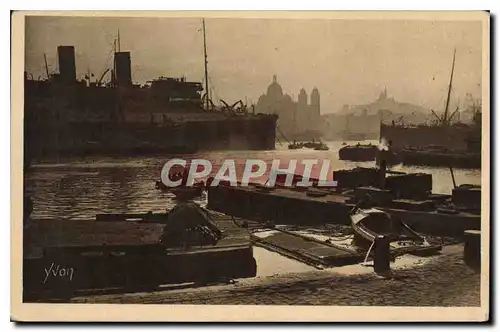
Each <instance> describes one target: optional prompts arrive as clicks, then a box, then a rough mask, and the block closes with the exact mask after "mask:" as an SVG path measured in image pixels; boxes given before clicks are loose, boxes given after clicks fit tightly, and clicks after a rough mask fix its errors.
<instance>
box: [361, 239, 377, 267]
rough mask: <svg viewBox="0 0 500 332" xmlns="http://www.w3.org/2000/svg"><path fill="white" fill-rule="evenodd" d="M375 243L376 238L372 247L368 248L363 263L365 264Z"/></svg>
mask: <svg viewBox="0 0 500 332" xmlns="http://www.w3.org/2000/svg"><path fill="white" fill-rule="evenodd" d="M374 245H375V239H374V240H373V242H372V244H371V246H370V248H369V249H368V252H367V253H366V256H365V260H364V261H363V264H365V263H366V262H367V261H368V256H370V253H371V251H372V248H373V246H374Z"/></svg>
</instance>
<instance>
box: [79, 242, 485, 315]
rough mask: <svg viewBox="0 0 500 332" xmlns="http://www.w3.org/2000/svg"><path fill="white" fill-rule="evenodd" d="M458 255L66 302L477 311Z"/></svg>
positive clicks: (451, 250)
mask: <svg viewBox="0 0 500 332" xmlns="http://www.w3.org/2000/svg"><path fill="white" fill-rule="evenodd" d="M462 252H463V246H461V245H453V246H448V247H445V248H444V250H443V253H442V255H441V256H438V257H436V258H433V259H432V260H429V261H428V262H427V263H425V264H421V265H417V266H404V267H402V268H400V269H394V275H393V277H392V278H379V277H377V276H376V275H374V274H373V273H370V271H371V268H369V267H367V268H366V272H364V273H347V274H345V273H342V272H341V271H338V272H335V271H337V270H335V269H333V270H328V271H325V270H324V271H312V272H304V273H292V274H280V275H275V276H269V277H264V278H252V279H245V280H241V281H239V282H237V283H235V284H230V285H217V286H210V287H203V288H198V289H192V288H190V289H187V290H186V289H181V290H157V291H154V292H148V293H146V292H142V293H128V294H111V295H97V296H79V297H75V298H72V299H71V302H73V303H154V304H162V303H164V304H200V303H203V304H212V305H215V304H225V305H333V306H367V305H371V306H415V307H421V306H436V307H479V306H480V303H481V298H480V285H481V274H480V273H477V272H475V271H474V270H472V269H470V268H469V267H468V266H466V265H465V264H464V262H463V258H462ZM250 314H253V313H252V312H251V311H249V315H250ZM248 319H251V317H250V316H248ZM297 319H300V317H297Z"/></svg>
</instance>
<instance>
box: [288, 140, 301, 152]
mask: <svg viewBox="0 0 500 332" xmlns="http://www.w3.org/2000/svg"><path fill="white" fill-rule="evenodd" d="M303 147H304V144H302V143H297V142H295V141H293V143H290V144H288V149H289V150H296V149H302V148H303Z"/></svg>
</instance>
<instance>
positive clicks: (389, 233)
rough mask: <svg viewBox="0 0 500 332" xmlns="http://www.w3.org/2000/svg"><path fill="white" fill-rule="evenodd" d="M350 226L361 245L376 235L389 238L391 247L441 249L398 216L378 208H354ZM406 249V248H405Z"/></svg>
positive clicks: (367, 243) (372, 241) (370, 241)
mask: <svg viewBox="0 0 500 332" xmlns="http://www.w3.org/2000/svg"><path fill="white" fill-rule="evenodd" d="M350 217H351V226H352V229H353V231H354V233H355V238H356V239H357V241H356V242H357V243H358V244H364V245H363V246H366V245H368V246H369V245H370V244H372V243H374V241H375V238H376V237H377V236H380V235H382V236H384V237H386V238H387V239H388V240H389V243H390V246H391V249H403V248H407V249H408V250H409V251H411V250H413V249H415V250H418V249H439V250H440V249H441V246H440V245H436V244H431V243H429V241H428V239H427V238H426V237H424V236H422V235H420V234H418V233H417V232H415V231H414V230H412V229H411V228H410V227H409V226H408V225H406V224H405V223H404V222H403V221H401V220H400V219H398V218H395V217H393V216H391V215H390V214H389V213H387V212H384V211H382V210H378V209H374V208H371V209H359V208H355V209H354V211H353V212H352V213H351V216H350ZM405 251H406V250H405Z"/></svg>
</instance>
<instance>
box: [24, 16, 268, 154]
mask: <svg viewBox="0 0 500 332" xmlns="http://www.w3.org/2000/svg"><path fill="white" fill-rule="evenodd" d="M203 34H204V37H205V24H204V22H203ZM205 40H206V39H205V38H204V43H205V44H204V46H205V48H204V49H205V54H204V55H205V87H203V84H202V83H200V82H189V81H187V80H186V78H184V77H181V78H173V77H159V78H157V79H154V80H152V81H150V82H147V83H146V84H144V85H141V84H135V83H134V82H133V80H132V71H131V54H130V52H126V51H122V50H120V42H119V35H118V38H117V42H116V41H115V45H114V46H113V50H112V54H113V55H114V56H113V58H114V59H113V65H112V68H109V69H107V70H106V71H104V72H103V73H102V74H101V75H99V77H93V75H86V77H85V79H77V76H76V63H75V47H74V46H59V47H58V48H57V52H58V62H59V73H55V74H49V71H48V66H47V63H46V64H45V67H46V69H47V70H46V78H44V79H34V78H33V77H32V76H31V75H30V74H28V73H26V72H25V80H24V85H25V97H24V121H25V122H24V128H25V129H24V142H25V157H26V159H28V160H27V161H28V162H29V160H31V159H32V158H37V159H38V158H44V157H48V156H69V155H88V154H107V155H109V154H124V155H132V154H137V153H193V152H196V151H202V150H227V149H236V150H250V149H251V150H270V149H274V148H275V135H276V134H275V131H276V121H277V116H276V115H270V114H255V111H254V108H253V107H248V108H247V106H246V105H245V104H244V103H243V102H241V101H238V102H237V103H235V104H232V105H230V104H228V103H226V102H224V101H223V100H221V106H216V105H215V104H214V103H213V102H212V101H211V99H210V98H209V93H207V92H208V91H210V90H209V87H208V69H207V63H208V62H207V54H206V42H205ZM204 90H205V91H204Z"/></svg>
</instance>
